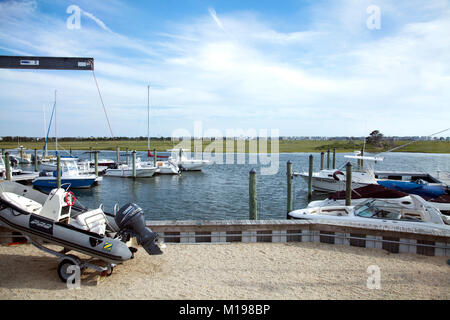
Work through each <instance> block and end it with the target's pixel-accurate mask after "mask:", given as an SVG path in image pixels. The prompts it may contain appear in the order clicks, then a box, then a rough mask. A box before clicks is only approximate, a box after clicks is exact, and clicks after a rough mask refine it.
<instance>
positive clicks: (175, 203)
mask: <svg viewBox="0 0 450 320" xmlns="http://www.w3.org/2000/svg"><path fill="white" fill-rule="evenodd" d="M73 154H74V155H75V156H79V157H80V158H87V157H88V155H86V154H83V152H82V151H80V152H76V151H74V152H73ZM309 155H310V153H286V154H280V155H279V170H278V173H277V174H275V175H265V176H264V175H261V174H260V170H259V169H260V168H261V167H262V165H261V164H257V165H255V164H249V160H248V155H246V161H245V164H212V165H209V166H206V167H205V168H204V169H203V171H202V172H183V173H182V175H181V176H155V177H152V178H141V179H136V180H135V181H134V180H133V179H123V178H114V177H106V176H104V177H103V181H101V182H100V184H99V185H98V186H96V187H93V188H91V189H89V190H73V192H74V193H75V195H76V197H77V199H78V200H79V201H81V203H83V204H84V205H86V206H88V207H89V208H94V207H98V206H99V205H100V204H103V205H104V207H105V210H106V211H112V210H113V207H114V205H115V204H116V203H118V204H119V206H122V205H125V204H126V203H128V202H135V203H137V204H138V205H139V206H141V207H142V208H143V209H144V212H145V215H146V219H148V220H188V219H195V220H197V219H198V220H200V219H202V220H203V219H204V220H216V219H248V189H249V186H248V184H249V171H250V170H251V169H252V168H256V169H257V174H258V177H257V179H258V188H257V193H258V218H259V219H284V218H286V204H287V198H286V197H287V196H286V189H287V183H286V163H287V161H288V160H291V161H292V162H293V169H294V171H296V172H299V171H307V170H308V157H309ZM313 155H314V166H315V169H317V168H319V163H320V153H313ZM344 155H345V154H337V160H336V165H337V167H338V168H339V167H343V166H344V165H345V163H346V160H347V161H348V159H345V158H344ZM367 155H369V154H367ZM115 156H116V154H115V152H107V151H105V152H104V153H101V154H100V156H99V158H108V159H115ZM137 156H138V157H141V159H146V152H138V155H137ZM224 162H225V156H224ZM235 163H236V161H235ZM330 164H331V159H330ZM267 166H268V165H264V166H263V167H267ZM325 166H326V156H325ZM31 168H32V167H30V166H28V167H24V169H28V170H32V169H31ZM375 169H377V170H401V171H420V172H429V173H432V174H434V173H435V172H436V171H437V170H442V171H450V154H413V153H390V154H387V155H385V161H383V162H379V163H377V164H376V167H375ZM293 193H294V209H300V208H304V207H305V206H306V205H307V201H306V198H307V185H306V183H305V181H304V180H303V179H302V178H301V177H295V178H294V181H293ZM321 198H324V196H321Z"/></svg>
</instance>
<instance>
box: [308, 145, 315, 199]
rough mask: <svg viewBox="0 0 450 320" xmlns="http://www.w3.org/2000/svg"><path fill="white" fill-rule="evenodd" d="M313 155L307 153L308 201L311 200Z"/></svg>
mask: <svg viewBox="0 0 450 320" xmlns="http://www.w3.org/2000/svg"><path fill="white" fill-rule="evenodd" d="M313 166H314V157H313V155H312V154H310V155H309V170H308V202H311V200H312V175H313Z"/></svg>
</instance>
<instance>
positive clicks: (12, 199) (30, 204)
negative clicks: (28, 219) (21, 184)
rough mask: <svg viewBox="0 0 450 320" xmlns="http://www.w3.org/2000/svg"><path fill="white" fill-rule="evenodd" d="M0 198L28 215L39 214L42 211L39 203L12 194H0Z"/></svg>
mask: <svg viewBox="0 0 450 320" xmlns="http://www.w3.org/2000/svg"><path fill="white" fill-rule="evenodd" d="M1 198H2V199H3V200H5V201H7V202H9V203H11V204H12V205H14V206H16V207H18V208H20V209H22V210H24V211H26V212H29V213H34V214H39V213H40V212H41V210H42V205H41V204H40V203H39V202H36V201H34V200H31V199H29V198H26V197H24V196H21V195H18V194H15V193H12V192H2V193H1Z"/></svg>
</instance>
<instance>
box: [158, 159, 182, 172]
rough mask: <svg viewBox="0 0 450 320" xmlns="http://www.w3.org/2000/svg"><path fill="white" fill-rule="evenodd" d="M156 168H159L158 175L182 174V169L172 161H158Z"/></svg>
mask: <svg viewBox="0 0 450 320" xmlns="http://www.w3.org/2000/svg"><path fill="white" fill-rule="evenodd" d="M156 166H157V168H158V170H157V173H158V174H180V172H181V169H180V167H178V166H177V164H176V163H175V162H174V161H173V160H172V159H169V160H167V161H157V162H156Z"/></svg>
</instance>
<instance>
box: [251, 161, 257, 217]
mask: <svg viewBox="0 0 450 320" xmlns="http://www.w3.org/2000/svg"><path fill="white" fill-rule="evenodd" d="M257 199H258V197H257V193H256V170H255V168H253V169H252V170H250V183H249V219H250V220H258V209H257V208H258V200H257Z"/></svg>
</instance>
